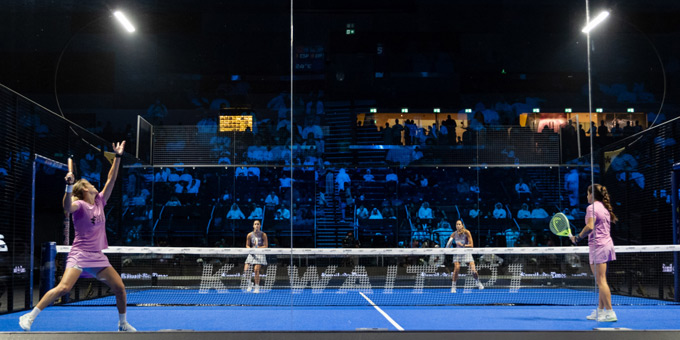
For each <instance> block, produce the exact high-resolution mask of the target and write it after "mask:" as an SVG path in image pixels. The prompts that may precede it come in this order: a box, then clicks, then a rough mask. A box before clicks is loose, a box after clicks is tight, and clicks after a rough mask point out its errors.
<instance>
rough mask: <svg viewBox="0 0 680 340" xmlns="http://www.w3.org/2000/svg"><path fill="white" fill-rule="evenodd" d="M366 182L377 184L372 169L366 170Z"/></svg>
mask: <svg viewBox="0 0 680 340" xmlns="http://www.w3.org/2000/svg"><path fill="white" fill-rule="evenodd" d="M364 181H366V182H375V177H374V176H373V175H372V174H371V169H366V174H365V175H364Z"/></svg>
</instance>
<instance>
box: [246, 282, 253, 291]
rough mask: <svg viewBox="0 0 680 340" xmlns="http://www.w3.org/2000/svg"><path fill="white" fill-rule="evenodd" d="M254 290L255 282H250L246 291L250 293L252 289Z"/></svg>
mask: <svg viewBox="0 0 680 340" xmlns="http://www.w3.org/2000/svg"><path fill="white" fill-rule="evenodd" d="M252 290H253V283H252V282H248V288H246V292H248V293H250V291H252Z"/></svg>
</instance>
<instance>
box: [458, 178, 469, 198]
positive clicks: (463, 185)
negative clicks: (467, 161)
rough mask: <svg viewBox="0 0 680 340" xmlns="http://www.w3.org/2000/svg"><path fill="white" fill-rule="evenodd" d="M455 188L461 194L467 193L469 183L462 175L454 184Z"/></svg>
mask: <svg viewBox="0 0 680 340" xmlns="http://www.w3.org/2000/svg"><path fill="white" fill-rule="evenodd" d="M456 190H457V191H458V193H459V194H461V195H467V194H469V193H470V184H468V183H467V182H466V181H465V180H464V179H463V177H460V178H459V179H458V184H456Z"/></svg>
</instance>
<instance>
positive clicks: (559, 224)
mask: <svg viewBox="0 0 680 340" xmlns="http://www.w3.org/2000/svg"><path fill="white" fill-rule="evenodd" d="M550 231H552V232H553V234H555V235H557V236H569V237H571V236H573V235H572V234H571V227H570V226H569V219H568V218H567V215H565V214H563V213H561V212H560V213H557V214H555V215H554V216H553V217H552V219H550Z"/></svg>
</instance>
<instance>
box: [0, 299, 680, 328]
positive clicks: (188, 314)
mask: <svg viewBox="0 0 680 340" xmlns="http://www.w3.org/2000/svg"><path fill="white" fill-rule="evenodd" d="M354 294H356V295H359V296H360V295H361V294H360V293H357V292H352V293H348V294H347V295H348V296H350V295H354ZM543 294H550V293H549V292H543ZM233 295H237V294H233ZM264 295H266V294H262V296H264ZM251 296H252V295H251ZM616 298H617V297H616V296H615V301H616ZM362 299H363V297H362ZM651 301H653V302H656V303H658V302H659V301H656V300H651ZM629 302H630V301H629ZM375 304H376V305H375V306H372V305H370V304H368V303H366V305H363V306H361V305H359V306H323V307H319V306H316V307H315V306H277V307H272V306H164V307H142V306H139V307H128V320H129V321H130V323H132V324H133V325H134V326H135V327H137V329H138V330H140V331H160V330H195V331H354V330H360V329H384V330H392V331H400V330H405V331H425V330H431V331H485V330H486V331H558V330H561V331H569V330H576V331H584V330H592V329H594V328H628V329H633V330H680V305H674V304H669V305H618V306H615V308H614V309H615V311H616V313H617V315H618V318H619V321H618V322H614V323H604V322H596V321H590V320H586V319H585V317H586V315H588V314H589V313H590V311H591V309H592V307H590V306H554V305H534V306H518V305H515V306H513V305H503V306H500V305H497V306H381V305H380V304H379V303H377V302H375ZM23 313H25V312H21V313H12V314H6V315H2V316H0V330H1V331H5V332H14V331H20V330H21V329H20V328H19V325H18V319H19V316H20V315H21V314H23ZM117 321H118V315H117V312H116V308H115V307H113V306H103V307H101V306H100V307H95V306H54V307H49V308H47V309H46V310H44V311H43V312H42V313H41V314H40V316H39V317H38V319H37V320H36V321H35V323H34V324H33V328H32V331H37V332H39V331H56V332H59V331H77V332H85V331H115V330H116V325H117Z"/></svg>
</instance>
